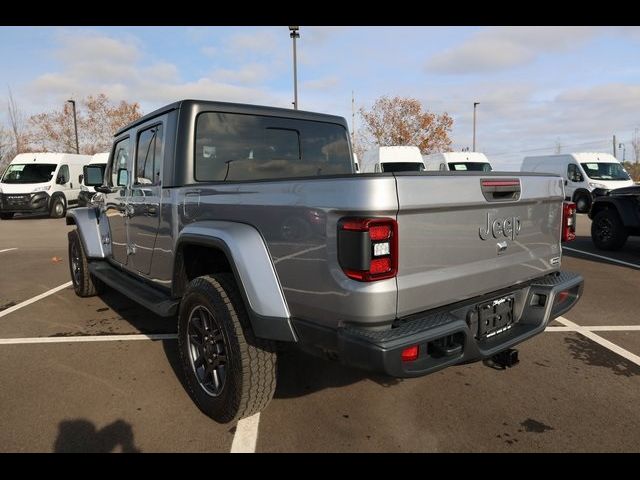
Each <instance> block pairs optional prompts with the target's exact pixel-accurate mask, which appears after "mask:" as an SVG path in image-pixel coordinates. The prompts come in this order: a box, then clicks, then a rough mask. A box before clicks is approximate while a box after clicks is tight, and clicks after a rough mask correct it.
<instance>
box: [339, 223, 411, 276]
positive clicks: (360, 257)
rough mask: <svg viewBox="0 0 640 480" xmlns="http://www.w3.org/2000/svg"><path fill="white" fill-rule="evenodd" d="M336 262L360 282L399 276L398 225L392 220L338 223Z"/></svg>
mask: <svg viewBox="0 0 640 480" xmlns="http://www.w3.org/2000/svg"><path fill="white" fill-rule="evenodd" d="M338 261H339V263H340V267H341V268H342V270H343V271H344V273H345V274H346V275H347V277H349V278H351V279H353V280H358V281H360V282H373V281H376V280H384V279H386V278H393V277H395V276H396V274H397V273H398V224H397V223H396V221H395V220H394V219H392V218H343V219H342V220H340V221H339V222H338Z"/></svg>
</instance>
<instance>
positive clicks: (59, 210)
mask: <svg viewBox="0 0 640 480" xmlns="http://www.w3.org/2000/svg"><path fill="white" fill-rule="evenodd" d="M66 212H67V205H66V203H65V201H64V198H63V197H55V198H54V199H53V201H52V202H51V210H50V211H49V215H50V216H51V218H62V217H64V214H65V213H66Z"/></svg>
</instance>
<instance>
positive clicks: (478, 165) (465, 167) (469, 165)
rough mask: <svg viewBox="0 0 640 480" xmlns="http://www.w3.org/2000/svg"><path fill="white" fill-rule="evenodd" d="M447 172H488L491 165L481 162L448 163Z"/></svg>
mask: <svg viewBox="0 0 640 480" xmlns="http://www.w3.org/2000/svg"><path fill="white" fill-rule="evenodd" d="M449 170H453V171H459V172H464V171H470V172H490V171H491V165H489V164H488V163H483V162H449Z"/></svg>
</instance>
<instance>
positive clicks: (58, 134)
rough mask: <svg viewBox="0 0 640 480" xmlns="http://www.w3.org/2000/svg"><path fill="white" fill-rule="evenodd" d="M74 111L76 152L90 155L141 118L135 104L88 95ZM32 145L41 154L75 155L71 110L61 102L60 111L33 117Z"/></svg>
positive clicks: (137, 105)
mask: <svg viewBox="0 0 640 480" xmlns="http://www.w3.org/2000/svg"><path fill="white" fill-rule="evenodd" d="M79 103H80V106H79V108H78V110H77V112H76V113H77V122H78V137H79V141H78V143H79V145H80V153H84V154H89V155H92V154H94V153H98V152H104V151H106V150H109V148H110V147H111V142H112V141H113V135H114V134H115V133H116V132H117V131H118V130H119V129H120V128H122V127H124V126H125V125H127V124H129V123H131V122H133V121H135V120H137V119H138V118H140V117H141V116H142V113H141V112H140V105H139V104H138V103H137V102H134V103H128V102H125V101H121V102H120V103H119V104H113V103H112V102H111V101H110V100H109V98H108V97H107V96H106V95H104V94H102V93H101V94H99V95H96V96H93V95H89V96H88V97H87V98H85V99H83V100H82V101H81V102H79ZM29 122H30V124H31V126H32V129H33V143H34V144H36V145H38V146H39V148H40V149H42V150H44V151H57V152H75V145H76V144H75V141H76V139H75V130H74V126H73V110H72V107H71V106H70V105H69V103H65V104H64V106H63V108H62V110H55V111H53V112H48V113H41V114H38V115H34V116H32V117H31V118H30V120H29Z"/></svg>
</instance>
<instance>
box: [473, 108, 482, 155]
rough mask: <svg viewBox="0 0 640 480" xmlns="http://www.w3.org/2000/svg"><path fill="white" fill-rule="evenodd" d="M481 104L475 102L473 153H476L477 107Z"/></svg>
mask: <svg viewBox="0 0 640 480" xmlns="http://www.w3.org/2000/svg"><path fill="white" fill-rule="evenodd" d="M478 105H480V102H473V151H474V152H475V151H476V107H477V106H478Z"/></svg>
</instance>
